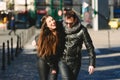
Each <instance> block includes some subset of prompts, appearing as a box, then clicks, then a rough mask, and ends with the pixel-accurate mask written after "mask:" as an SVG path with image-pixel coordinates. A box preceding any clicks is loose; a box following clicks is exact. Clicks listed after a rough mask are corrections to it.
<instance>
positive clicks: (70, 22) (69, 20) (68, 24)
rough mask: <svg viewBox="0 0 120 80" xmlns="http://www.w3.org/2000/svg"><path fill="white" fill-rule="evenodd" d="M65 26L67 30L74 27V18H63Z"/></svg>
mask: <svg viewBox="0 0 120 80" xmlns="http://www.w3.org/2000/svg"><path fill="white" fill-rule="evenodd" d="M65 24H66V27H68V28H72V27H73V25H74V18H73V17H70V18H68V17H65Z"/></svg>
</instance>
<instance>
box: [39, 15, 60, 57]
mask: <svg viewBox="0 0 120 80" xmlns="http://www.w3.org/2000/svg"><path fill="white" fill-rule="evenodd" d="M48 17H49V15H46V16H44V17H43V18H42V21H41V22H42V26H41V30H40V35H39V39H38V42H37V46H38V48H37V51H38V56H39V57H45V56H50V55H55V54H56V49H57V45H58V33H57V29H55V35H53V33H52V31H50V30H49V28H48V27H47V24H46V19H47V18H48Z"/></svg>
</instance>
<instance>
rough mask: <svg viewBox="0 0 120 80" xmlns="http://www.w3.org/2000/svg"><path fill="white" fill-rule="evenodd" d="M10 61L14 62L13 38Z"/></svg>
mask: <svg viewBox="0 0 120 80" xmlns="http://www.w3.org/2000/svg"><path fill="white" fill-rule="evenodd" d="M11 60H14V53H13V38H11Z"/></svg>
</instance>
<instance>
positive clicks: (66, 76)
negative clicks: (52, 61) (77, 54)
mask: <svg viewBox="0 0 120 80" xmlns="http://www.w3.org/2000/svg"><path fill="white" fill-rule="evenodd" d="M58 66H59V71H60V74H61V77H62V80H77V76H78V74H79V70H80V65H73V66H72V65H68V64H67V62H64V61H62V60H61V61H59V63H58Z"/></svg>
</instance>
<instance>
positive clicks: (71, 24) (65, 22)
mask: <svg viewBox="0 0 120 80" xmlns="http://www.w3.org/2000/svg"><path fill="white" fill-rule="evenodd" d="M65 24H66V25H68V24H69V25H73V22H71V23H68V22H65Z"/></svg>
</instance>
